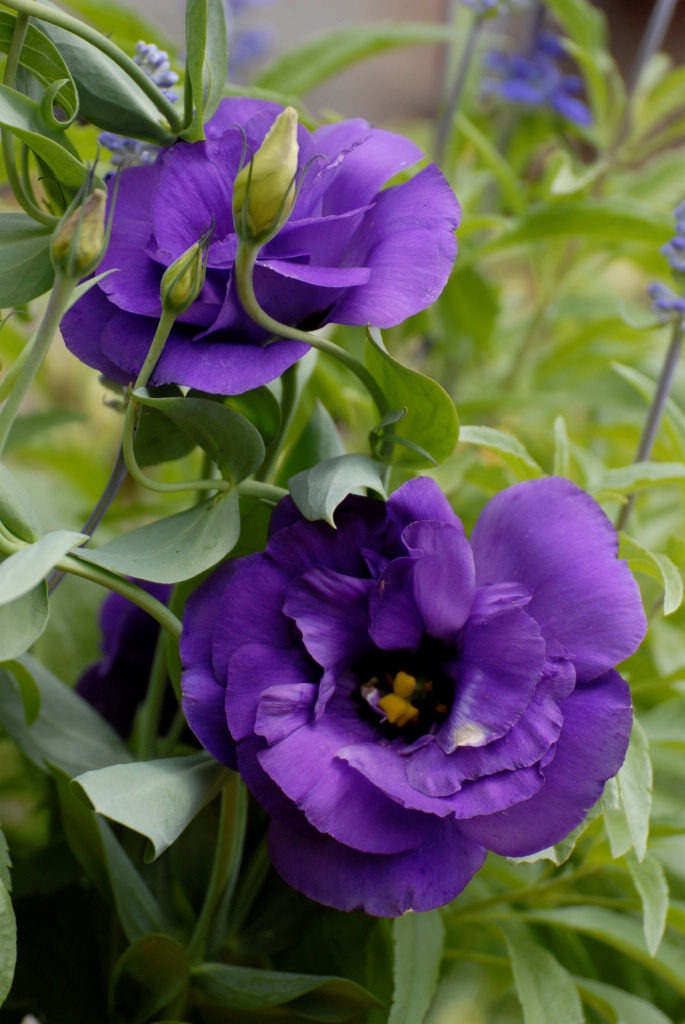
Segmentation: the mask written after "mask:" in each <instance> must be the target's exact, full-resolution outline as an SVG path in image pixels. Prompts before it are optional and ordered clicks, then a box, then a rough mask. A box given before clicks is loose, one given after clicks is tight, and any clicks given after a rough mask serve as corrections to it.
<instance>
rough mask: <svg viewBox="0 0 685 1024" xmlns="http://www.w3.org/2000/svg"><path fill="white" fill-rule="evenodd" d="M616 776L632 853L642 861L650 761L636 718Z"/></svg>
mask: <svg viewBox="0 0 685 1024" xmlns="http://www.w3.org/2000/svg"><path fill="white" fill-rule="evenodd" d="M616 778H617V780H618V790H619V793H620V794H621V803H622V804H623V808H624V810H625V815H626V820H627V822H628V828H629V829H630V835H631V838H632V841H633V848H634V850H635V856H636V857H637V859H638V861H642V860H644V857H645V854H646V852H647V838H648V836H649V818H650V814H651V810H652V762H651V761H650V758H649V741H648V740H647V737H646V735H645V732H644V729H643V728H642V726H641V725H640V723H639V722H638V721H637V719H635V721H634V722H633V731H632V733H631V734H630V744H629V746H628V752H627V754H626V759H625V762H624V764H623V767H622V768H621V770H620V771H619V773H618V775H617V777H616Z"/></svg>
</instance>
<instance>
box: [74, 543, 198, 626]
mask: <svg viewBox="0 0 685 1024" xmlns="http://www.w3.org/2000/svg"><path fill="white" fill-rule="evenodd" d="M57 568H58V569H61V570H62V571H63V572H68V573H71V574H72V575H73V576H80V577H81V578H82V579H85V580H91V581H92V582H93V583H98V584H100V586H102V587H106V588H107V589H108V590H112V591H114V593H115V594H121V596H122V597H125V598H127V599H128V600H129V601H131V602H132V603H133V604H135V605H137V606H138V608H142V609H143V611H145V612H147V613H148V615H151V616H152V618H153V619H155V621H156V622H158V623H159V624H160V626H162V627H163V628H164V629H165V630H166V631H167V633H169V635H170V636H172V637H173V638H174V640H178V639H179V638H180V636H181V630H182V626H181V623H180V622H179V620H178V619H177V618H176V616H175V615H174V614H173V612H171V611H170V610H169V609H168V608H167V606H166V605H165V604H162V602H161V601H158V600H157V598H156V597H153V596H152V594H148V593H147V591H146V590H143V589H142V588H141V587H137V586H136V585H135V583H129V581H128V580H126V579H124V577H123V576H117V575H116V573H113V572H110V571H109V569H102V568H100V566H96V565H94V564H93V563H91V562H86V561H84V560H83V559H80V558H79V557H78V554H74V555H65V557H64V558H61V559H60V561H59V562H58V563H57Z"/></svg>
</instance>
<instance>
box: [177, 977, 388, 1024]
mask: <svg viewBox="0 0 685 1024" xmlns="http://www.w3.org/2000/svg"><path fill="white" fill-rule="evenodd" d="M191 978H192V983H193V987H194V988H196V989H197V991H198V992H201V993H202V994H203V995H204V996H207V997H208V998H209V999H211V1000H212V1001H213V1002H214V1003H216V1004H217V1005H219V1006H226V1007H229V1008H230V1009H233V1010H259V1009H262V1008H264V1007H269V1006H283V1005H284V1004H293V1005H292V1009H294V1010H296V1012H298V1013H300V1014H302V1016H306V1017H309V1019H311V1020H324V1021H344V1020H349V1018H350V1017H353V1016H355V1015H356V1014H359V1013H360V1011H362V1010H364V1009H367V1008H369V1007H373V1006H379V1005H380V1004H379V1002H378V1000H377V999H376V998H375V997H374V996H372V995H371V993H370V992H367V991H366V989H364V988H362V987H361V985H357V984H356V983H355V982H353V981H348V980H347V978H335V977H331V976H330V975H318V974H291V973H285V972H282V971H261V970H257V969H255V968H252V967H236V966H233V965H229V964H212V963H208V964H202V966H200V967H196V968H194V969H193V971H192V974H191ZM316 997H318V1003H319V1009H318V1011H317V999H316ZM295 1000H297V1002H296V1003H295V1002H294V1001H295ZM322 1002H323V1003H324V1004H325V1007H327V1008H328V1010H329V1012H328V1013H327V1014H326V1015H322V1012H321V1003H322Z"/></svg>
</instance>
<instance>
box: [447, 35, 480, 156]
mask: <svg viewBox="0 0 685 1024" xmlns="http://www.w3.org/2000/svg"><path fill="white" fill-rule="evenodd" d="M482 26H483V20H482V18H479V17H477V16H476V17H474V19H473V21H472V22H471V27H470V29H469V34H468V35H467V37H466V43H465V44H464V52H463V53H462V56H461V60H460V62H459V67H458V68H457V71H456V74H455V76H454V81H453V82H452V88H451V89H450V91H449V93H448V95H447V96H446V98H445V102H444V103H443V107H442V112H441V114H440V120H439V121H438V131H437V134H436V138H435V161H436V163H438V164H442V161H443V159H444V157H445V150H446V149H447V142H448V139H449V137H450V132H451V130H452V125H453V123H454V117H455V115H456V113H457V111H458V110H459V105H460V103H461V98H462V94H463V92H464V86H465V85H466V79H467V77H468V73H469V69H470V67H471V61H472V60H473V57H474V54H475V52H476V44H477V42H478V36H479V35H480V31H481V28H482Z"/></svg>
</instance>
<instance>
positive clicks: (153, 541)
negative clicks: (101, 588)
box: [73, 491, 240, 583]
mask: <svg viewBox="0 0 685 1024" xmlns="http://www.w3.org/2000/svg"><path fill="white" fill-rule="evenodd" d="M239 535H240V509H239V507H238V495H237V494H236V492H235V491H224V492H223V493H222V494H220V495H218V496H217V497H214V498H210V499H209V500H208V501H204V502H203V503H202V504H201V505H195V506H194V507H193V508H189V509H186V510H185V512H177V513H176V514H175V515H173V516H168V517H167V518H166V519H158V520H157V522H155V523H150V524H149V525H147V526H141V527H140V528H139V529H137V530H133V531H132V532H131V533H127V534H125V535H124V536H122V537H117V538H116V539H115V540H113V541H110V542H109V543H108V544H103V546H102V547H101V548H96V549H94V550H91V549H90V548H88V549H86V548H79V549H78V551H77V552H74V556H73V557H77V558H80V559H83V560H84V561H86V562H92V563H93V564H94V565H100V566H102V567H103V568H104V569H110V570H112V571H113V572H117V573H120V574H121V575H122V576H135V577H136V578H137V579H142V580H151V581H152V582H153V583H179V582H180V581H181V580H188V579H190V578H191V577H192V576H197V575H198V574H199V573H201V572H204V571H205V570H206V569H211V567H212V566H213V565H216V563H217V562H220V561H221V559H222V558H225V556H226V555H227V554H228V553H229V551H231V549H232V548H233V547H234V546H235V544H236V541H237V540H238V537H239Z"/></svg>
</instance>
